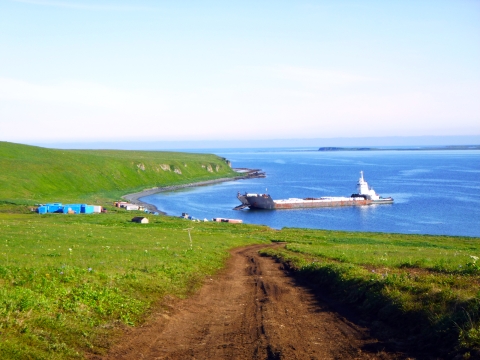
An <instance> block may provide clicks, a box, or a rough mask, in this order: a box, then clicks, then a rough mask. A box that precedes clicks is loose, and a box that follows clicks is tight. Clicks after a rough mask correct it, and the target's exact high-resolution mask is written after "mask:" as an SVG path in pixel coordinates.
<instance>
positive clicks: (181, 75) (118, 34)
mask: <svg viewBox="0 0 480 360" xmlns="http://www.w3.org/2000/svg"><path fill="white" fill-rule="evenodd" d="M462 135H480V1H478V0H448V1H442V0H422V1H409V0H405V1H384V0H378V1H368V0H362V1H358V0H355V1H346V0H338V1H333V0H329V1H304V0H298V1H281V0H277V1H268V0H264V1H261V0H260V1H258V0H257V1H238V2H234V1H146V0H136V1H120V0H110V1H102V0H97V1H87V0H71V1H64V0H0V141H11V142H20V143H41V142H62V143H68V142H82V141H83V142H85V141H107V142H108V141H117V142H118V141H137V142H142V141H219V140H221V141H235V140H239V139H240V140H241V139H243V140H261V139H312V138H345V137H346V138H357V137H359V138H360V137H364V138H365V137H369V138H370V137H395V136H400V137H408V136H462Z"/></svg>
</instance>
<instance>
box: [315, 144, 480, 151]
mask: <svg viewBox="0 0 480 360" xmlns="http://www.w3.org/2000/svg"><path fill="white" fill-rule="evenodd" d="M445 150H480V145H446V146H406V147H392V148H387V147H335V146H325V147H320V148H318V150H310V151H445Z"/></svg>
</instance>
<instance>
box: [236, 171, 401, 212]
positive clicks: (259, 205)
mask: <svg viewBox="0 0 480 360" xmlns="http://www.w3.org/2000/svg"><path fill="white" fill-rule="evenodd" d="M237 198H238V200H240V202H241V203H242V204H241V205H239V206H237V207H236V208H235V210H241V209H244V208H247V207H248V208H250V209H269V210H273V209H303V208H320V207H332V206H363V205H373V204H392V203H393V199H392V198H391V197H387V198H383V197H381V196H379V195H378V194H377V193H376V192H375V190H373V189H372V188H370V187H369V186H368V183H367V182H366V181H365V179H364V178H363V171H360V178H359V179H358V183H357V193H356V194H352V195H351V196H350V197H340V196H325V197H320V198H303V199H298V198H290V199H282V200H273V199H272V197H271V196H270V195H269V194H252V193H245V194H243V195H242V194H240V193H238V194H237Z"/></svg>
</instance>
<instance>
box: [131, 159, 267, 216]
mask: <svg viewBox="0 0 480 360" xmlns="http://www.w3.org/2000/svg"><path fill="white" fill-rule="evenodd" d="M234 170H235V171H237V172H238V173H240V174H245V175H239V176H234V177H231V178H219V179H212V180H205V181H198V182H194V183H188V184H180V185H170V186H162V187H154V188H151V189H145V190H143V191H139V192H136V193H132V194H127V195H123V196H122V198H123V199H125V200H127V201H129V202H130V203H132V204H135V205H141V206H143V207H145V209H147V210H149V211H151V212H158V213H160V214H162V215H167V213H165V212H163V211H160V210H158V208H157V207H156V206H155V205H153V204H149V203H146V202H144V201H142V200H139V199H140V198H142V197H145V196H150V195H154V194H158V193H161V192H166V191H175V190H179V189H184V188H189V187H197V186H207V185H213V184H217V183H222V182H226V181H236V180H244V179H254V178H259V177H265V173H264V172H262V171H261V170H259V169H246V168H237V169H234Z"/></svg>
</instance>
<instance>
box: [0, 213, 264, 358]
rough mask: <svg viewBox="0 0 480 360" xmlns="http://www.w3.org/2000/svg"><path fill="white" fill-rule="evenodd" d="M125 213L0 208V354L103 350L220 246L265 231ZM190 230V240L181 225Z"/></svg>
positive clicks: (197, 274)
mask: <svg viewBox="0 0 480 360" xmlns="http://www.w3.org/2000/svg"><path fill="white" fill-rule="evenodd" d="M131 218H132V214H130V213H126V211H123V212H119V213H114V212H111V213H108V214H95V215H75V216H74V215H72V216H69V215H63V214H49V215H37V214H28V215H26V214H5V213H3V214H0V238H1V240H0V337H1V338H2V341H1V342H0V358H2V359H65V358H83V356H84V354H85V353H96V354H102V353H104V352H105V351H106V350H107V348H108V345H109V343H110V340H111V338H112V336H113V335H114V334H115V332H116V330H118V329H119V328H120V327H122V326H135V325H137V324H139V323H141V322H142V320H143V319H145V316H147V315H148V313H149V311H150V310H151V309H152V307H155V306H161V300H162V299H163V298H164V297H165V296H167V295H168V296H170V297H179V298H183V297H185V296H187V295H189V294H191V293H192V292H193V291H195V290H196V289H197V288H198V287H199V286H200V285H201V284H202V282H203V280H204V278H205V277H206V276H207V275H212V274H214V273H215V272H217V271H218V270H219V269H220V268H222V266H223V265H224V261H225V260H226V258H227V256H228V252H227V250H228V249H230V248H232V247H237V246H245V245H248V244H252V243H259V242H262V241H265V240H264V239H265V238H266V237H265V233H268V232H269V231H270V230H269V229H268V228H266V227H260V226H255V227H253V226H247V225H232V224H228V223H213V222H212V223H192V222H190V221H188V220H183V219H177V218H171V217H165V216H151V217H150V220H151V222H150V223H149V224H136V223H132V222H131ZM187 229H191V230H190V236H191V238H192V241H191V242H190V237H189V234H188V230H187Z"/></svg>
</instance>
